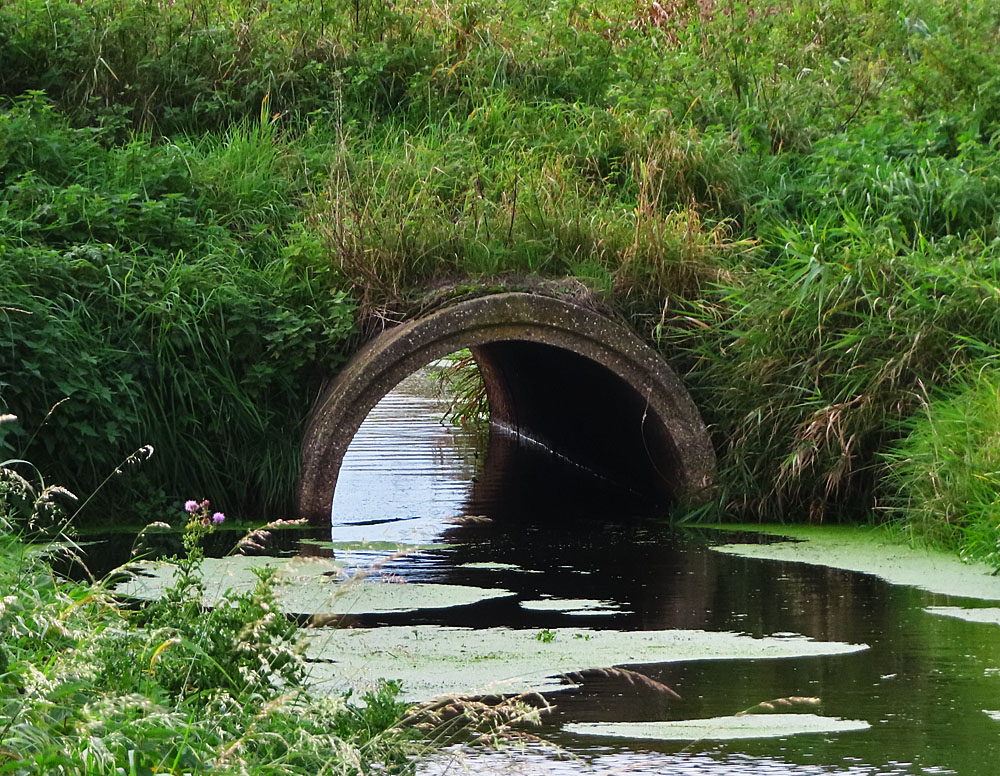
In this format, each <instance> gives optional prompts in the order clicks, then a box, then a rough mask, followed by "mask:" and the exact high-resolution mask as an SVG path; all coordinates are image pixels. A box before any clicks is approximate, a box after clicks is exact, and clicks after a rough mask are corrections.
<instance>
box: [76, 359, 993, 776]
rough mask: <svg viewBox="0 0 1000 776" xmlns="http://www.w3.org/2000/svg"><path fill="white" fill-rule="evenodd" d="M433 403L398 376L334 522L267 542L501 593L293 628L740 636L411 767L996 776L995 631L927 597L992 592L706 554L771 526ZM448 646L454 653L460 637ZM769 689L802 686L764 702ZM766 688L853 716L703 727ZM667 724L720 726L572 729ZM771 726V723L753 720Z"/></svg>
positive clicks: (346, 467)
mask: <svg viewBox="0 0 1000 776" xmlns="http://www.w3.org/2000/svg"><path fill="white" fill-rule="evenodd" d="M447 407H448V399H447V398H443V397H441V396H440V395H439V392H438V388H437V383H436V381H435V380H434V379H433V378H432V377H431V376H430V375H429V374H428V373H427V372H426V371H425V372H420V373H418V374H416V375H413V376H411V377H410V378H407V379H406V380H405V381H404V382H403V383H401V384H400V385H399V386H398V387H397V389H396V390H395V391H393V392H392V393H390V394H389V395H388V396H387V397H386V398H385V399H384V400H383V401H382V402H381V403H380V404H379V405H378V406H377V407H376V408H375V409H374V410H373V411H372V412H371V414H370V415H369V417H368V418H367V419H366V421H365V422H364V424H363V425H362V427H361V429H360V431H359V432H358V434H357V435H356V437H355V438H354V440H353V442H352V443H351V446H350V449H349V450H348V453H347V455H346V457H345V460H344V463H343V467H342V469H341V472H340V476H339V480H338V483H337V487H336V492H335V498H334V504H333V514H332V526H331V527H330V528H326V527H323V528H319V529H317V528H310V529H308V530H287V529H286V530H281V531H274V532H273V534H272V540H273V544H272V545H271V546H270V547H269V550H268V551H269V552H270V553H272V554H273V555H274V556H284V558H285V559H283V560H281V561H280V562H282V563H285V562H291V563H301V564H304V565H305V566H308V565H309V563H314V564H315V563H323V564H326V563H329V564H334V563H335V564H336V565H337V567H338V568H340V569H342V573H343V574H345V575H347V576H352V575H366V574H367V575H368V579H369V580H373V581H374V582H375V583H377V582H391V583H407V584H410V586H411V587H410V589H411V590H416V591H425V590H434V591H435V594H439V593H440V591H441V589H442V588H441V587H440V586H446V589H454V590H456V591H458V590H463V591H468V590H474V591H475V590H482V589H487V590H495V591H502V592H503V594H502V595H498V596H497V597H493V598H483V599H482V600H477V601H476V602H474V603H466V604H465V605H461V606H441V605H440V602H438V603H435V604H433V605H432V604H431V603H430V602H427V603H426V605H425V604H423V603H421V602H420V601H419V600H418V601H417V604H416V606H413V607H411V608H410V609H409V610H408V611H394V610H392V609H391V608H389V609H383V610H381V611H377V612H375V613H367V614H366V613H363V611H368V610H362V612H354V613H352V614H350V616H348V617H346V618H344V617H338V618H336V619H335V620H334V622H335V623H336V625H337V626H338V627H339V628H340V629H339V630H336V631H334V630H326V631H325V629H323V628H314V629H312V630H310V631H309V633H311V634H317V633H319V634H320V636H322V635H324V632H325V633H329V634H333V635H340V634H345V633H349V634H365V633H368V634H371V633H372V632H374V633H380V634H387V635H386V636H384V637H383V638H384V639H385V642H384V643H379V642H378V640H376V641H375V644H376V646H375V648H374V649H373V652H380V651H381V652H383V653H385V652H387V651H390V652H391V651H394V650H395V651H396V652H399V651H400V650H399V648H398V645H397V646H393V645H392V644H391V643H390V642H391V638H390V635H388V634H398V633H400V631H401V630H403V629H405V632H407V633H410V632H412V634H413V637H414V638H417V637H420V638H426V637H428V635H429V638H430V639H432V640H433V639H435V638H437V640H440V639H441V638H443V637H442V636H441V634H443V633H445V631H446V629H452V630H450V633H451V634H452V637H454V634H455V633H456V631H454V630H453V629H455V628H472V629H476V631H475V632H476V633H481V634H485V633H488V632H489V633H498V632H499V633H501V634H505V635H502V636H501V638H502V639H504V640H506V641H507V642H510V643H511V644H513V643H514V642H515V641H516V639H515V638H514V636H513V635H512V634H524V633H527V634H530V636H529V637H528V639H527V641H528V643H529V644H530V645H532V646H536V647H537V648H538V650H542V651H544V649H546V648H550V647H551V648H553V649H555V648H558V649H563V648H564V647H566V646H567V644H566V641H567V640H571V639H573V640H575V639H580V640H583V639H589V638H590V634H594V641H598V640H599V638H598V637H600V638H603V636H604V635H609V636H611V637H613V638H619V639H620V638H622V635H621V634H625V636H624V638H626V640H627V639H628V638H629V637H630V634H635V639H636V641H640V640H641V638H642V637H641V634H642V633H644V632H645V633H647V634H652V633H655V632H661V633H662V632H668V633H677V634H682V638H688V635H686V634H708V636H713V637H714V636H718V637H726V635H727V634H729V635H731V636H732V638H733V639H737V640H738V639H740V638H742V639H743V641H740V642H739V643H740V644H744V645H749V646H748V650H747V652H746V653H742V652H740V651H737V652H736V653H735V654H733V655H730V657H728V658H727V659H690V660H684V661H681V662H676V661H675V662H667V663H659V664H648V663H647V664H641V665H636V664H633V665H631V666H630V665H628V659H627V654H625V653H623V657H621V658H619V657H618V655H617V654H614V655H611V656H607V657H606V662H604V663H603V664H597V665H591V664H586V663H585V664H581V665H577V666H574V668H573V669H572V670H573V671H583V670H584V669H605V668H609V667H611V666H615V665H617V666H622V665H624V666H625V667H626V668H631V669H634V670H635V671H636V672H638V674H641V677H640V676H637V674H630V673H627V672H622V671H617V672H615V671H601V670H595V671H584V672H583V673H582V674H574V675H573V676H571V677H570V678H571V679H572V684H570V685H568V686H566V687H565V688H563V689H560V690H558V691H554V692H548V693H546V699H547V700H548V701H549V703H551V704H552V707H553V708H552V710H551V712H549V713H547V714H545V715H544V716H543V717H542V724H541V726H540V727H538V728H530V730H528V732H530V733H532V734H534V735H537V736H538V738H539V740H538V741H532V742H528V741H520V742H511V743H509V744H507V745H506V746H504V747H502V748H500V749H499V750H498V751H494V750H492V749H490V748H487V747H481V746H472V747H470V746H457V747H455V748H454V749H452V750H449V751H447V752H445V753H444V754H439V755H436V756H433V757H432V758H431V759H429V760H427V761H425V762H423V763H421V765H420V766H419V767H420V771H421V774H422V776H439V775H441V774H460V773H475V774H523V775H524V776H536V775H537V776H540V775H541V774H552V773H555V774H608V775H609V776H610V774H664V775H667V774H670V775H672V774H735V775H736V776H749V775H751V774H752V775H754V776H757V775H760V776H764V775H765V774H766V775H767V776H813V775H814V774H850V776H862V775H864V776H876V775H877V776H890V774H891V775H896V774H957V775H958V776H994V775H995V774H1000V627H998V625H996V624H990V623H976V622H969V621H965V620H962V619H957V618H954V617H947V616H942V615H941V614H940V613H937V612H935V611H929V608H930V607H942V606H944V607H980V608H982V607H991V606H997V604H996V603H995V602H984V601H981V600H980V601H976V600H966V599H962V598H958V597H954V596H952V597H949V596H945V595H941V594H934V593H930V592H926V591H924V590H920V589H917V588H915V587H907V586H901V585H891V584H888V583H887V582H885V581H882V580H881V579H879V578H877V577H875V576H870V575H865V574H859V573H855V572H850V571H843V570H838V569H836V568H830V567H826V566H819V565H807V564H804V563H794V562H779V561H773V560H761V559H754V558H749V557H739V556H735V555H731V554H726V553H722V552H719V551H717V550H716V549H713V548H716V547H718V546H719V545H721V544H723V543H725V542H731V541H737V540H738V541H743V542H757V543H764V542H770V541H774V539H773V538H767V537H763V536H761V535H759V534H756V533H749V532H732V531H730V532H722V531H718V530H711V529H707V528H698V527H685V526H671V525H670V524H669V523H668V522H667V521H665V520H664V519H662V516H661V515H657V514H650V513H649V510H648V508H646V507H644V506H643V504H642V503H641V502H639V501H637V500H636V499H635V498H633V495H632V494H631V493H629V492H628V490H627V489H622V488H620V487H616V486H615V485H613V484H612V483H609V482H607V481H605V480H601V479H599V478H596V477H594V476H593V475H591V474H590V473H588V472H586V471H583V470H581V469H578V468H575V467H573V466H572V465H570V464H568V463H567V462H565V461H564V460H562V459H560V458H558V457H556V456H554V455H552V454H551V453H550V452H549V451H547V450H545V449H544V448H542V447H540V446H538V445H531V444H529V445H523V444H519V443H518V440H516V439H514V438H512V437H510V436H504V435H502V434H493V435H492V436H490V437H489V440H488V442H486V441H484V435H482V434H477V433H476V432H474V431H471V430H466V429H461V428H456V427H455V426H453V425H450V424H448V423H446V422H442V414H443V413H444V412H445V410H446V409H447ZM580 422H581V423H583V424H585V423H586V418H580ZM224 527H225V526H224ZM234 537H235V534H234V533H232V532H230V531H220V532H218V533H216V534H215V535H213V536H211V537H209V538H210V539H212V540H213V544H212V545H211V546H209V547H207V548H206V549H207V552H208V553H209V554H210V555H211V554H213V553H214V554H217V555H224V554H226V553H227V552H230V551H231V550H232V546H233V543H234V541H235V539H234ZM97 539H98V537H94V538H93V541H94V542H95V544H94V545H92V546H94V547H100V548H101V549H100V550H99V551H96V552H95V553H94V557H97V556H100V557H102V558H103V561H104V562H106V563H109V564H111V566H114V565H117V564H119V563H122V562H124V561H125V560H126V559H127V557H128V551H129V549H130V548H131V539H128V541H127V542H123V541H122V540H121V538H118V539H117V540H113V537H112V540H109V541H107V542H105V543H100V542H98V541H97ZM115 548H117V549H115ZM177 550H179V547H178V548H176V549H175V550H174V551H177ZM167 551H168V554H169V548H167ZM116 552H118V553H124V554H123V555H122V556H121V557H116V555H115V553H116ZM288 556H307V557H306V558H304V559H303V560H302V561H288V560H287V558H288ZM249 560H252V559H249ZM258 560H266V559H258ZM240 562H243V561H240ZM274 562H275V563H277V562H279V561H274ZM324 573H326V572H324ZM317 579H318V578H317V577H315V576H314V577H311V578H310V579H306V580H305V582H304V584H303V588H304V587H306V586H312V587H313V588H315V587H316V584H317ZM208 581H209V580H208V578H207V572H206V582H208ZM225 584H228V583H225ZM448 586H453V587H448ZM418 595H424V593H423V592H419V593H418ZM294 611H296V612H298V613H300V614H301V613H302V612H304V611H307V610H304V609H301V608H299V609H295V610H294ZM308 611H315V609H312V610H308ZM372 611H373V612H374V611H375V610H372ZM987 611H988V609H983V612H984V613H985V612H987ZM401 626H402V628H401ZM345 627H348V628H351V629H352V630H351V631H346V630H344V628H345ZM370 629H375V630H374V631H372V630H370ZM502 629H510V630H502ZM574 629H575V630H574ZM471 632H472V631H459V632H458V633H459V635H460V636H461V634H465V633H471ZM435 634H437V637H435ZM567 634H570V635H567ZM461 637H462V638H464V636H461ZM392 638H395V636H393V637H392ZM470 638H471V637H470ZM536 639H537V641H536ZM551 639H554V641H552V643H551V644H548V645H546V642H547V641H548V640H551ZM769 639H770V640H772V641H774V640H775V639H776V640H777V642H776V643H779V644H782V643H786V644H787V643H792V642H794V644H796V645H798V644H801V643H802V640H803V639H809V640H812V642H815V643H820V644H821V645H822V644H823V643H827V642H829V643H834V644H839V645H842V646H845V645H846V646H850V645H856V646H854V647H852V648H851V649H852V650H853V651H847V650H844V651H841V652H840V653H839V654H834V653H835V652H836V650H832V651H831V653H829V654H826V655H825V656H816V655H812V656H810V655H808V654H803V655H802V656H799V657H795V656H791V657H783V658H780V659H774V658H771V659H759V658H757V659H755V658H754V657H753V656H752V655H751V652H752V649H750V647H752V646H753V645H756V644H761V643H764V642H766V641H768V640H769ZM369 643H371V642H369ZM625 643H628V642H627V641H626V642H625ZM569 646H580V644H579V643H577V642H576V641H573V643H572V644H570V645H569ZM511 648H513V647H511ZM698 648H699V646H698V643H697V642H695V643H694V645H693V646H692V645H690V644H689V645H688V649H689V651H690V650H691V649H693V650H694V652H693V653H692V654H693V656H694V657H698V655H697V650H698ZM797 648H798V647H796V649H797ZM456 649H457V650H458V651H461V650H462V645H461V642H459V644H458V646H457V647H456ZM470 649H471V648H470ZM705 650H706V655H703V657H704V656H708V655H707V650H708V646H706V647H705ZM349 651H350V649H349V648H345V647H344V646H343V645H341V646H339V647H337V648H336V649H335V650H334V651H333V652H332V653H331V655H332V658H330V659H320V660H318V661H317V663H316V664H315V667H316V670H317V671H321V670H324V669H325V670H328V671H329V673H328V675H327V676H328V677H334V678H336V677H337V676H338V675H339V674H342V673H343V672H344V669H343V667H342V665H341V664H340V663H339V662H338V661H339V660H341V659H342V658H343V657H344V656H345V654H346V653H347V652H349ZM404 651H405V650H404ZM803 651H804V652H809V650H803ZM794 654H799V653H798V652H795V653H794ZM397 656H398V655H397ZM352 657H355V658H357V657H358V656H357V655H353V656H352ZM361 657H362V658H363V659H367V657H366V656H365V655H362V656H361ZM376 658H377V656H376V655H374V654H373V655H372V664H371V671H372V672H374V673H373V676H381V677H383V678H385V679H394V678H398V677H394V676H392V675H391V672H388V671H386V672H383V671H382V668H381V667H380V666H379V664H378V661H377V659H376ZM448 670H450V669H448ZM564 670H565V669H564ZM446 678H447V677H446ZM511 678H515V679H516V678H517V677H511ZM662 685H666V686H667V687H669V688H671V690H672V691H673V693H675V694H676V696H679V697H675V695H674V694H672V693H670V692H668V691H666V690H664V689H663V688H662ZM337 687H338V685H336V684H335V683H334V684H331V685H330V691H332V692H337V691H343V688H342V687H341V689H339V690H338V689H337ZM405 689H406V688H405V687H404V691H405ZM356 697H357V696H356ZM782 698H797V699H803V698H804V699H807V701H804V702H799V701H795V702H792V703H791V705H790V706H787V707H786V705H784V704H783V703H781V702H778V703H773V702H774V701H775V700H776V699H782ZM767 702H772V705H773V706H774V707H775V708H774V712H777V713H783V712H792V713H795V714H807V715H810V717H809V718H810V719H817V718H818V720H819V721H820V722H823V721H826V720H834V721H840V720H846V721H851V724H852V725H853V727H854V728H855V729H854V730H851V731H844V732H829V730H827V731H826V732H823V730H822V729H821V730H820V731H819V732H811V733H806V734H800V735H791V734H785V735H777V736H772V737H768V738H759V739H742V740H726V739H725V737H724V735H721V734H720V731H723V730H724V728H725V727H726V725H727V724H728V723H731V722H732V721H733V719H734V715H737V714H738V713H740V712H742V711H744V710H750V709H752V710H754V711H756V712H766V711H767V708H766V706H765V705H762V704H766V703H767ZM813 715H815V716H813ZM735 719H737V720H741V721H745V717H744V718H735ZM772 719H780V718H778V717H775V718H772ZM803 719H805V717H795V718H794V721H801V720H803ZM685 720H719V721H718V722H717V723H715V722H712V723H708V724H707V727H705V729H704V730H703V731H702V732H701V733H699V734H696V735H687V736H686V737H685V736H680V738H681V739H682V740H674V741H666V740H650V739H648V738H622V737H611V736H609V735H607V734H606V732H605V733H604V734H601V735H594V734H593V733H595V731H594V730H593V729H592V728H588V727H587V726H588V725H590V724H592V723H645V722H670V721H674V722H680V721H685ZM755 721H759V718H757V720H755ZM783 730H784V728H783V727H782V726H781V725H777V726H776V729H774V730H770V731H769V732H771V733H775V732H777V733H781V732H782V731H783ZM588 733H589V734H588ZM543 741H544V742H545V743H542V742H543Z"/></svg>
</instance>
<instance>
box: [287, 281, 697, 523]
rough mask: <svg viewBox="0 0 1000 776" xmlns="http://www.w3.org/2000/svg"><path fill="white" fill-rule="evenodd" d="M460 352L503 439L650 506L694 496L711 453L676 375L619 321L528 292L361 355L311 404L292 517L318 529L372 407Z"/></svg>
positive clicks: (419, 325) (415, 325)
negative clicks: (465, 353)
mask: <svg viewBox="0 0 1000 776" xmlns="http://www.w3.org/2000/svg"><path fill="white" fill-rule="evenodd" d="M465 348H469V349H470V350H471V351H472V354H473V356H474V357H475V359H476V362H477V364H478V366H479V369H480V372H481V374H482V376H483V381H484V383H485V386H486V393H487V399H488V401H489V405H490V423H491V431H490V433H491V434H494V433H507V434H511V435H514V436H516V437H518V438H520V439H522V440H527V441H530V442H531V443H537V444H541V445H544V446H545V447H546V448H548V449H549V450H551V451H552V452H553V453H554V454H556V455H559V456H562V457H564V458H566V459H568V460H570V461H572V462H573V463H575V464H577V465H579V466H581V467H584V468H586V469H589V470H591V471H592V472H594V473H596V474H598V475H599V476H603V477H607V478H609V479H612V480H614V481H615V482H617V483H619V484H626V485H627V486H628V487H629V488H631V489H632V490H635V491H638V492H641V493H642V494H643V495H644V496H645V497H648V498H649V499H650V500H651V501H654V502H659V503H669V502H672V501H674V500H676V499H677V498H678V497H685V498H689V499H693V500H699V499H700V498H703V497H705V496H706V495H707V494H708V492H709V489H710V488H711V486H712V482H713V477H714V474H715V454H714V451H713V449H712V445H711V442H710V440H709V437H708V433H707V431H706V429H705V424H704V422H703V421H702V419H701V416H700V414H699V412H698V409H697V407H696V406H695V404H694V402H693V401H692V400H691V397H690V396H689V395H688V393H687V391H686V390H685V388H684V386H683V384H682V383H681V381H680V379H679V378H678V377H677V375H676V374H675V373H674V371H673V370H672V369H671V368H670V367H669V366H668V365H667V363H666V362H665V361H664V360H663V359H662V358H661V357H660V356H659V354H657V353H656V352H655V351H654V350H653V349H652V348H651V347H649V346H648V345H647V344H646V343H644V342H643V341H642V340H640V339H639V337H638V336H636V335H635V334H634V333H633V332H632V331H630V330H629V329H627V328H626V327H624V326H622V325H621V324H620V323H618V322H616V321H613V320H612V319H610V318H608V317H606V316H604V315H601V314H600V313H597V312H594V311H592V310H589V309H586V308H584V307H581V306H579V305H576V304H572V303H570V302H566V301H563V300H560V299H556V298H553V297H548V296H540V295H536V294H528V293H516V292H508V293H499V294H494V295H490V296H483V297H479V298H476V299H471V300H467V301H462V302H457V303H455V304H452V305H449V306H446V307H444V308H442V309H439V310H437V311H435V312H432V313H430V314H428V315H426V316H423V317H420V318H416V319H413V320H411V321H407V322H406V323H403V324H400V325H399V326H396V327H394V328H392V329H388V330H386V331H385V332H383V333H382V334H380V335H379V336H377V337H375V338H374V339H373V340H371V341H370V342H368V343H367V344H366V345H365V346H364V347H362V348H361V350H359V351H358V352H357V354H355V356H354V357H353V358H352V359H351V360H350V362H349V363H348V364H347V366H346V367H345V368H344V369H343V370H342V371H341V372H340V374H338V375H337V377H336V378H335V379H334V380H333V382H332V383H331V384H330V386H329V387H328V388H327V389H326V390H325V391H324V392H323V394H322V395H321V396H320V397H319V399H318V400H317V402H316V404H315V406H314V407H313V410H312V412H311V413H310V417H309V421H308V424H307V426H306V431H305V434H304V437H303V444H302V467H301V477H300V481H299V496H298V498H299V514H300V515H301V516H302V517H307V518H309V520H310V521H312V522H314V523H316V524H319V525H324V524H328V523H329V520H330V514H331V509H332V504H333V495H334V490H335V488H336V483H337V476H338V474H339V471H340V465H341V463H342V461H343V459H344V455H345V453H346V452H347V448H348V446H349V445H350V443H351V440H352V439H353V437H354V435H355V433H357V430H358V429H359V428H360V426H361V423H362V421H364V419H365V417H367V415H368V413H369V412H370V411H371V409H372V408H373V407H374V406H375V405H376V404H377V403H378V402H379V400H380V399H382V397H384V396H385V395H386V394H387V393H388V392H389V391H391V390H392V389H393V388H394V387H395V386H396V385H397V384H398V383H399V382H401V381H402V380H403V379H404V378H406V377H407V376H408V375H410V374H412V373H413V372H415V371H417V370H418V369H420V368H421V367H423V366H426V365H427V364H429V363H431V362H433V361H435V360H436V359H439V358H442V357H444V356H446V355H449V354H450V353H454V352H455V351H458V350H463V349H465Z"/></svg>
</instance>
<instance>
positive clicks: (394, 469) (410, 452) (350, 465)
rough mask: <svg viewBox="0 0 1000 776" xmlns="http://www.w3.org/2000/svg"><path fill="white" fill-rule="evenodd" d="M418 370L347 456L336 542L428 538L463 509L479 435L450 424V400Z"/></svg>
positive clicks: (375, 414) (337, 502)
mask: <svg viewBox="0 0 1000 776" xmlns="http://www.w3.org/2000/svg"><path fill="white" fill-rule="evenodd" d="M436 387H437V386H436V385H435V384H434V382H433V380H432V378H431V377H430V376H429V375H428V374H427V373H425V372H418V373H416V374H414V375H411V376H410V377H408V378H406V379H405V380H404V381H403V382H402V383H400V384H399V385H398V386H397V387H396V389H395V390H394V391H393V392H392V393H390V394H389V395H388V396H386V397H385V398H384V399H382V401H380V402H379V404H378V406H377V407H376V408H375V409H374V410H372V411H371V413H369V415H368V417H367V418H365V421H364V423H363V424H362V425H361V428H360V430H359V431H358V433H357V435H356V436H355V437H354V439H353V440H352V441H351V445H350V447H349V448H348V450H347V454H346V455H345V456H344V462H343V465H342V466H341V470H340V474H339V477H338V483H337V490H336V493H335V495H334V501H333V526H334V529H333V533H332V537H333V540H334V541H335V542H361V541H365V542H404V543H407V544H424V543H427V542H432V541H434V540H435V539H436V538H438V537H439V535H440V534H441V531H442V527H443V526H444V525H445V523H444V521H445V520H446V519H448V518H451V517H456V516H458V515H461V514H462V505H463V503H464V501H465V499H466V497H467V495H468V492H469V485H470V483H471V481H472V479H473V477H474V475H475V471H476V463H477V461H478V449H477V446H476V438H475V434H474V433H473V432H471V431H465V430H462V429H460V428H456V427H454V426H452V425H449V424H446V423H442V421H441V416H442V414H443V413H444V411H445V410H446V409H447V407H448V401H447V400H446V399H443V398H442V397H440V396H439V395H438V392H437V390H436Z"/></svg>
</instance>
